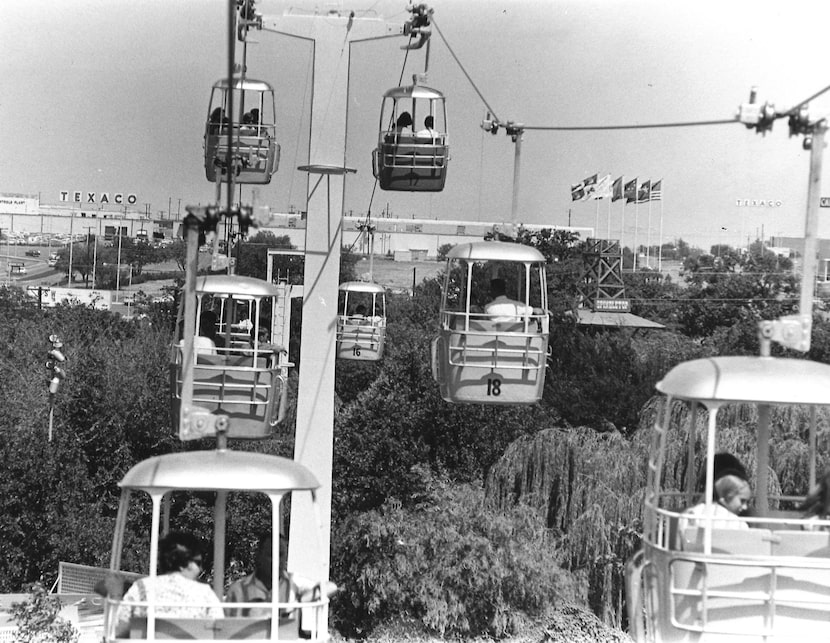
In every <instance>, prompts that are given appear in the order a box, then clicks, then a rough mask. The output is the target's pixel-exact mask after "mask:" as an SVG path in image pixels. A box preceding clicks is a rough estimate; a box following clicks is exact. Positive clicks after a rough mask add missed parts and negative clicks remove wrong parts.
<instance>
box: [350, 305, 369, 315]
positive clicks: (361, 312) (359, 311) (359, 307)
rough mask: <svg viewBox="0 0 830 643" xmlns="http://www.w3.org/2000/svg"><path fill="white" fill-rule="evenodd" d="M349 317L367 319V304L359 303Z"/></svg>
mask: <svg viewBox="0 0 830 643" xmlns="http://www.w3.org/2000/svg"><path fill="white" fill-rule="evenodd" d="M349 317H352V318H354V319H366V306H364V305H363V304H358V305H357V306H355V307H354V308H353V309H352V312H351V314H350V315H349Z"/></svg>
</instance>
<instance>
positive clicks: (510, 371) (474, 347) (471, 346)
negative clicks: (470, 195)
mask: <svg viewBox="0 0 830 643" xmlns="http://www.w3.org/2000/svg"><path fill="white" fill-rule="evenodd" d="M493 281H500V282H503V284H504V286H505V287H506V292H505V293H501V295H502V297H504V296H505V295H506V296H509V297H510V298H511V299H504V300H503V303H499V304H498V306H495V304H496V303H497V302H490V304H489V308H490V311H491V312H487V308H488V302H489V301H490V288H491V282H493ZM505 304H506V305H508V306H510V307H512V312H511V313H509V314H506V313H505V311H504V306H505ZM440 314H441V318H440V330H439V335H438V337H436V338H435V339H433V341H432V374H433V377H434V378H435V380H436V382H437V383H438V387H439V390H440V392H441V397H442V398H444V399H445V400H446V401H447V402H455V403H477V404H532V403H534V402H538V401H539V400H540V399H541V398H542V390H543V387H544V383H545V368H546V366H547V356H548V323H549V320H548V309H547V286H546V281H545V258H544V256H543V255H542V254H541V253H540V252H539V251H538V250H536V249H535V248H531V247H529V246H525V245H521V244H515V243H502V242H498V241H482V242H477V243H466V244H460V245H457V246H455V247H454V248H452V249H451V250H450V251H449V253H448V254H447V267H446V271H445V275H444V288H443V294H442V299H441V313H440Z"/></svg>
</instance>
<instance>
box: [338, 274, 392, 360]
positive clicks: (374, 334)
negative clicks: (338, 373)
mask: <svg viewBox="0 0 830 643" xmlns="http://www.w3.org/2000/svg"><path fill="white" fill-rule="evenodd" d="M339 290H340V293H339V301H338V314H337V357H338V358H339V359H353V360H364V361H377V360H379V359H380V358H381V357H383V347H384V344H385V343H386V290H385V289H384V287H383V286H381V285H379V284H376V283H371V282H366V281H347V282H345V283H342V284H340V289H339Z"/></svg>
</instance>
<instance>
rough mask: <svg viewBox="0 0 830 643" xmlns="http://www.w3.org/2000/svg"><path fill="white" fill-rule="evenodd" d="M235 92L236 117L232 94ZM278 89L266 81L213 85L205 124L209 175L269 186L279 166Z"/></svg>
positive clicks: (206, 168)
mask: <svg viewBox="0 0 830 643" xmlns="http://www.w3.org/2000/svg"><path fill="white" fill-rule="evenodd" d="M231 93H233V109H234V114H233V118H230V114H229V113H228V112H229V109H230V95H231ZM275 121H276V109H275V103H274V90H273V88H272V87H271V86H270V85H269V84H268V83H266V82H263V81H261V80H250V79H242V78H234V80H233V82H232V83H231V84H229V83H228V80H227V79H223V80H220V81H218V82H217V83H215V84H214V85H213V90H212V91H211V96H210V105H209V107H208V117H207V123H206V124H205V143H204V148H205V176H206V177H207V180H208V181H211V182H214V183H215V182H217V181H226V180H227V179H228V171H230V172H231V173H232V175H233V180H234V182H235V183H244V184H249V183H252V184H266V183H270V182H271V177H272V176H273V175H274V173H275V172H276V171H277V168H278V167H279V157H280V146H279V145H278V144H277V141H276V132H275V130H276V125H275Z"/></svg>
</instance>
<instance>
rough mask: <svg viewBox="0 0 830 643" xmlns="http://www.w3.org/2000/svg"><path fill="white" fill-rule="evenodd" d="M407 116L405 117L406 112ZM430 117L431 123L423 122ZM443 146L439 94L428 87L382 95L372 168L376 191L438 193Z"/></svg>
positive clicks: (444, 172)
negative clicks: (376, 184)
mask: <svg viewBox="0 0 830 643" xmlns="http://www.w3.org/2000/svg"><path fill="white" fill-rule="evenodd" d="M406 115H408V117H409V118H407V116H406ZM427 118H429V119H431V122H432V125H431V127H430V126H429V121H427ZM448 162H449V145H448V139H447V111H446V104H445V99H444V95H443V94H442V93H441V92H439V91H437V90H435V89H430V88H429V87H423V86H420V85H409V86H406V87H395V88H393V89H390V90H389V91H387V92H386V93H385V94H384V96H383V105H382V108H381V113H380V127H379V128H378V146H377V148H376V149H375V150H374V151H373V152H372V172H373V173H374V176H375V178H376V179H378V181H379V182H380V188H381V189H382V190H394V191H405V192H440V191H441V190H443V189H444V183H445V182H446V180H447V164H448Z"/></svg>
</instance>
